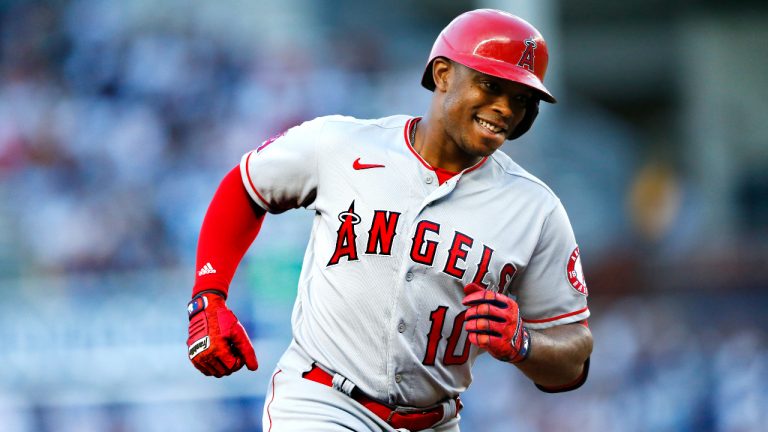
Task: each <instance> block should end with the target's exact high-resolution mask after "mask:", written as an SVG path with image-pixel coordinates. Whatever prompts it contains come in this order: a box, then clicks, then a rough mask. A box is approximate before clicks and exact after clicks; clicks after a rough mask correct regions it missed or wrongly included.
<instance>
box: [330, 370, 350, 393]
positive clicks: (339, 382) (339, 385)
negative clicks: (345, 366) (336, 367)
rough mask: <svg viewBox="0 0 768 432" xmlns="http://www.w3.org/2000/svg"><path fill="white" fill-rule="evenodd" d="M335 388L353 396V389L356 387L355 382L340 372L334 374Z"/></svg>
mask: <svg viewBox="0 0 768 432" xmlns="http://www.w3.org/2000/svg"><path fill="white" fill-rule="evenodd" d="M332 383H333V388H334V389H336V390H338V391H340V392H342V393H344V394H346V395H347V396H350V397H351V396H352V390H354V389H355V384H353V383H352V381H350V380H348V379H346V378H345V377H343V376H342V375H339V374H333V381H332Z"/></svg>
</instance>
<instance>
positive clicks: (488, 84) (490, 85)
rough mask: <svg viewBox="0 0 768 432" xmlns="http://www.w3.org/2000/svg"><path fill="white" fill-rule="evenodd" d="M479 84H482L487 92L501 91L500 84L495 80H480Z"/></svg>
mask: <svg viewBox="0 0 768 432" xmlns="http://www.w3.org/2000/svg"><path fill="white" fill-rule="evenodd" d="M480 84H481V85H482V86H483V88H484V89H486V90H488V91H489V92H492V93H498V92H500V91H501V86H500V85H499V84H498V83H496V82H493V81H482V82H481V83H480Z"/></svg>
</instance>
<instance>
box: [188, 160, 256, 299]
mask: <svg viewBox="0 0 768 432" xmlns="http://www.w3.org/2000/svg"><path fill="white" fill-rule="evenodd" d="M265 214H266V212H265V211H264V210H263V209H262V208H261V207H259V206H258V205H256V203H254V202H253V200H252V199H251V197H250V196H249V195H248V192H247V191H246V189H245V186H244V185H243V181H242V179H241V177H240V167H239V166H237V167H235V168H234V169H232V170H231V171H230V172H229V173H228V174H227V175H226V176H225V177H224V179H223V180H222V181H221V184H220V185H219V188H218V189H217V190H216V194H215V195H214V196H213V199H212V200H211V204H210V205H209V206H208V211H207V212H206V214H205V218H204V219H203V225H202V228H201V229H200V238H199V239H198V243H197V265H196V269H197V270H196V274H195V285H194V287H193V288H192V296H193V297H194V296H195V295H196V294H198V293H199V292H200V291H203V290H218V291H221V292H223V293H224V294H225V295H226V294H227V292H228V291H229V284H230V283H231V282H232V277H233V276H234V274H235V271H236V270H237V266H238V265H239V264H240V261H241V260H242V259H243V256H244V255H245V253H246V252H247V251H248V248H249V247H250V246H251V244H252V243H253V241H254V240H255V239H256V235H257V234H258V233H259V230H260V229H261V224H262V222H263V221H264V216H265Z"/></svg>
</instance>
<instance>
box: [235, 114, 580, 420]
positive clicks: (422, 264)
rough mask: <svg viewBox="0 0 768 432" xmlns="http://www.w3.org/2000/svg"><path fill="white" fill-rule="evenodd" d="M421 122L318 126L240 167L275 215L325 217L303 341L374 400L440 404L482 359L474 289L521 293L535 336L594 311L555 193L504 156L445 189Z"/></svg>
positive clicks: (315, 234) (309, 255)
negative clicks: (474, 337)
mask: <svg viewBox="0 0 768 432" xmlns="http://www.w3.org/2000/svg"><path fill="white" fill-rule="evenodd" d="M416 121H418V119H415V118H413V117H409V116H392V117H387V118H383V119H378V120H358V119H354V118H350V117H342V116H330V117H322V118H318V119H315V120H312V121H309V122H306V123H304V124H302V125H300V126H296V127H294V128H292V129H289V130H288V131H287V132H286V133H284V134H283V135H280V136H278V137H276V138H273V139H270V140H267V141H265V142H264V143H262V144H261V145H260V146H259V147H258V148H257V149H256V150H253V151H251V152H249V153H247V154H245V155H244V156H243V158H242V162H241V165H240V169H241V174H242V178H243V182H244V183H245V186H246V188H247V190H248V193H249V194H250V196H251V197H252V198H253V200H254V201H255V202H256V203H257V204H258V205H260V206H261V207H263V208H264V209H265V210H267V211H268V212H270V213H280V212H283V211H285V210H288V209H292V208H297V207H305V208H307V209H309V210H312V211H314V212H315V218H314V224H313V227H312V234H311V237H310V239H309V244H308V246H307V251H306V255H305V257H304V263H303V268H302V272H301V276H300V279H299V287H298V295H297V298H296V304H295V307H294V311H293V316H292V325H293V336H294V339H295V341H296V343H297V344H298V345H299V346H300V347H301V348H302V349H303V350H304V351H305V352H306V353H307V354H308V355H309V356H310V357H311V358H312V359H314V360H315V361H316V362H318V363H320V364H321V365H324V366H325V367H326V368H329V369H331V370H333V371H336V372H338V373H339V374H341V375H343V376H345V377H347V378H348V379H350V380H351V381H352V382H354V383H355V384H356V385H357V386H358V387H359V388H360V389H361V390H362V391H364V392H366V393H367V394H368V395H370V396H371V397H374V398H377V399H379V400H381V401H384V402H388V403H391V404H397V405H406V406H428V405H432V404H434V403H437V402H438V401H441V400H444V399H446V398H449V397H454V396H456V395H457V394H459V393H461V392H462V391H464V390H465V389H466V388H467V386H468V385H469V384H470V382H471V381H472V374H471V371H470V369H471V366H472V364H473V362H474V360H475V359H476V357H477V356H478V355H479V354H480V353H481V352H482V350H480V349H479V348H477V347H476V346H474V345H470V344H469V342H468V340H467V335H466V332H465V331H464V330H463V322H464V310H465V309H466V307H465V306H463V305H462V304H461V300H462V299H463V298H464V292H463V287H464V286H465V285H466V284H468V283H470V282H473V281H474V282H478V283H480V284H482V285H484V286H486V287H488V288H489V289H493V290H500V291H502V292H504V293H506V294H508V295H510V296H512V297H514V298H516V299H517V301H518V303H519V306H520V312H521V316H522V317H523V319H524V322H525V325H526V326H527V327H529V328H533V329H537V328H539V329H540V328H546V327H551V326H554V325H559V324H565V323H571V322H576V321H580V320H583V319H585V318H587V317H588V316H589V310H588V308H587V298H586V296H587V289H586V284H585V283H584V277H583V273H582V271H581V264H580V260H579V252H578V248H577V246H576V241H575V239H574V235H573V231H572V228H571V225H570V222H569V220H568V217H567V216H566V213H565V210H564V209H563V206H562V205H561V203H560V201H559V200H558V198H557V197H556V196H555V195H554V193H553V192H552V191H551V190H550V189H549V188H547V187H546V186H545V185H544V184H543V183H542V182H541V181H540V180H538V179H537V178H535V177H533V176H532V175H530V174H529V173H527V172H526V171H525V170H523V169H522V168H520V167H519V166H518V165H517V164H515V163H514V162H513V161H512V160H511V159H510V158H509V157H508V156H507V155H505V154H504V153H502V152H501V151H497V152H495V153H494V154H493V155H491V156H489V157H487V158H485V159H483V160H482V161H481V162H479V163H478V164H477V165H475V166H473V167H470V168H468V169H466V170H464V171H463V172H461V173H459V174H457V175H456V176H454V177H453V178H451V179H450V180H448V181H446V182H444V183H443V184H442V185H440V184H439V182H438V179H437V176H436V174H435V171H434V170H433V169H432V168H431V167H430V166H429V164H428V163H427V162H426V161H424V160H423V159H422V158H421V157H420V156H419V155H418V153H417V152H416V151H415V150H414V149H413V147H412V146H411V143H410V140H409V131H410V128H411V127H412V126H413V124H414V122H416ZM535 349H536V346H535V340H534V345H533V346H532V350H535Z"/></svg>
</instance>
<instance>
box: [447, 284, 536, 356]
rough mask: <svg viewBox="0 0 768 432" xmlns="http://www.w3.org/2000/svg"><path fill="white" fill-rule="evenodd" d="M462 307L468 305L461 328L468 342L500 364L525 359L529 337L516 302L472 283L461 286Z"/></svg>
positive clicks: (528, 350)
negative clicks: (486, 352)
mask: <svg viewBox="0 0 768 432" xmlns="http://www.w3.org/2000/svg"><path fill="white" fill-rule="evenodd" d="M464 294H465V295H466V297H464V300H462V302H461V303H462V304H463V305H464V306H469V309H467V312H466V314H465V315H464V328H465V329H466V330H467V332H468V333H469V342H470V343H472V344H475V345H477V346H478V347H480V348H483V349H485V350H486V351H488V352H489V353H491V355H492V356H494V357H496V358H497V359H499V360H502V361H508V362H511V363H519V362H521V361H523V360H525V359H526V358H527V357H528V354H529V352H530V343H531V337H530V335H529V334H528V329H526V328H525V327H523V320H522V318H520V309H519V308H518V306H517V302H515V301H514V300H512V299H511V298H509V297H507V296H505V295H504V294H499V293H497V292H493V291H490V290H486V289H483V287H482V286H480V285H478V284H475V283H471V284H469V285H467V286H465V287H464Z"/></svg>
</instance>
